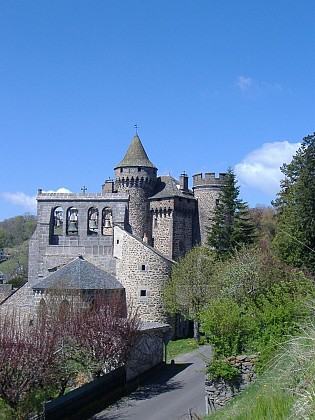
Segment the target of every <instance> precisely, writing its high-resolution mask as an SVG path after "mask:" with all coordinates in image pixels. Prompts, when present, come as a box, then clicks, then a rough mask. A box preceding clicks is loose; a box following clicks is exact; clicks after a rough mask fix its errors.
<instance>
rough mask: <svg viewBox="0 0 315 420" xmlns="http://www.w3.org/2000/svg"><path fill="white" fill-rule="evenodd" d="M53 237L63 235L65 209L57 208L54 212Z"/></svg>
mask: <svg viewBox="0 0 315 420" xmlns="http://www.w3.org/2000/svg"><path fill="white" fill-rule="evenodd" d="M53 226H54V227H53V235H57V236H60V235H62V234H63V231H62V227H63V209H62V207H56V208H55V209H54V212H53Z"/></svg>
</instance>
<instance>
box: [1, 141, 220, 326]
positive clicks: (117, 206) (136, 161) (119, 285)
mask: <svg viewBox="0 0 315 420" xmlns="http://www.w3.org/2000/svg"><path fill="white" fill-rule="evenodd" d="M223 183H224V174H223V173H220V174H219V177H215V174H214V173H206V174H205V175H203V174H196V175H194V176H193V186H192V189H190V188H189V187H188V176H187V175H186V174H185V173H183V174H181V175H180V176H179V180H177V179H175V178H173V177H172V176H170V175H168V176H158V169H157V168H156V166H155V165H154V164H153V163H152V162H151V160H150V159H149V158H148V156H147V154H146V152H145V150H144V147H143V145H142V143H141V141H140V138H139V136H138V135H137V134H136V135H135V136H134V138H133V139H132V141H131V144H130V146H129V148H128V150H127V152H126V154H125V156H124V158H123V159H122V160H121V161H120V162H119V163H117V164H116V165H115V167H114V179H113V180H112V179H109V180H107V181H105V182H104V184H103V185H102V188H101V191H100V192H98V193H87V192H86V191H84V190H83V192H82V193H50V192H43V191H42V190H41V189H39V190H38V194H37V228H36V231H35V233H34V235H33V237H32V238H31V240H30V246H29V276H28V283H27V285H26V288H27V289H28V299H29V301H30V298H31V295H32V294H33V296H35V299H33V300H34V301H35V302H36V297H39V296H40V295H41V294H42V293H43V290H45V289H47V288H49V287H53V285H54V284H55V283H53V282H56V281H57V279H66V278H67V279H68V280H67V281H69V282H70V283H71V284H75V285H76V286H75V287H77V288H79V289H82V290H87V289H90V287H92V288H93V287H94V289H95V288H104V289H106V288H107V287H111V288H112V289H117V290H118V289H119V290H121V289H124V294H125V296H126V299H127V302H129V303H131V304H132V305H133V308H136V309H137V311H138V314H139V316H140V318H141V319H142V320H143V321H148V322H166V321H167V317H166V313H165V310H164V307H163V299H162V292H163V286H164V284H165V281H166V279H167V278H168V276H170V274H171V270H172V266H173V264H174V263H175V262H176V260H178V259H179V258H180V257H182V256H184V255H185V253H186V252H187V251H189V250H190V249H191V248H192V247H193V246H194V245H196V244H199V243H204V242H205V239H206V226H207V225H208V224H209V217H210V216H211V214H212V212H213V209H214V207H215V205H216V203H217V202H218V200H219V195H220V188H221V186H222V184H223ZM82 261H86V263H83V262H82ZM80 270H86V272H84V271H80ZM100 272H102V273H103V274H102V275H99V277H100V279H99V280H97V279H96V277H97V273H100ZM66 273H67V276H68V277H67V276H66ZM71 273H73V274H71ZM74 273H76V274H74ZM78 273H79V274H78ZM71 275H73V276H74V275H76V279H75V281H74V282H73V281H72V282H71V280H69V276H71ZM67 281H66V280H65V287H67ZM24 287H25V286H24ZM13 297H14V296H12V299H13ZM9 300H10V299H9Z"/></svg>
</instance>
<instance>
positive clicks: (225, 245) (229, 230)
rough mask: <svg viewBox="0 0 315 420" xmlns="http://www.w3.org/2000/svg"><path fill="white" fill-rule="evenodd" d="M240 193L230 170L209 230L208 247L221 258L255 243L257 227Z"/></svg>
mask: <svg viewBox="0 0 315 420" xmlns="http://www.w3.org/2000/svg"><path fill="white" fill-rule="evenodd" d="M239 192H240V187H239V186H237V180H236V177H235V174H234V173H233V171H232V169H230V168H229V169H228V170H227V173H226V179H225V183H224V185H223V186H222V187H221V194H220V199H219V202H218V204H217V206H216V207H215V210H214V215H213V217H212V218H211V219H210V222H211V224H210V226H209V228H208V245H209V246H210V247H211V248H213V249H214V250H215V252H216V253H217V255H218V256H220V257H227V256H229V255H231V254H233V252H234V251H235V250H236V249H240V248H241V247H242V246H243V245H246V244H252V243H253V242H254V241H255V227H254V225H253V223H252V221H251V219H250V217H249V209H248V206H247V204H246V203H245V202H243V200H241V199H240V198H239Z"/></svg>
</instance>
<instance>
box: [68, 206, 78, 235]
mask: <svg viewBox="0 0 315 420" xmlns="http://www.w3.org/2000/svg"><path fill="white" fill-rule="evenodd" d="M67 234H68V235H72V236H75V235H78V209H76V208H75V207H70V208H69V209H68V211H67Z"/></svg>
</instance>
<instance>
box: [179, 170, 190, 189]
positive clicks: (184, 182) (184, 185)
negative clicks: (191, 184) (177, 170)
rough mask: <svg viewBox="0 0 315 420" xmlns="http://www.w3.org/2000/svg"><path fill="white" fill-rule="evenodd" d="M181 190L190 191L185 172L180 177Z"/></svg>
mask: <svg viewBox="0 0 315 420" xmlns="http://www.w3.org/2000/svg"><path fill="white" fill-rule="evenodd" d="M179 189H180V190H181V191H188V176H187V175H186V174H185V172H183V173H182V174H181V175H180V177H179Z"/></svg>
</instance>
